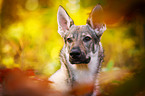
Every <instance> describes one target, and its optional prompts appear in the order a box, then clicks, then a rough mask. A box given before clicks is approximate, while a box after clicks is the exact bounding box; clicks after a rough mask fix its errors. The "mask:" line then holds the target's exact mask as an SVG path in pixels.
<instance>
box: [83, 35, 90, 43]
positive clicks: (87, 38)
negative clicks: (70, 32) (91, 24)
mask: <svg viewBox="0 0 145 96" xmlns="http://www.w3.org/2000/svg"><path fill="white" fill-rule="evenodd" d="M90 40H91V37H89V36H86V37H85V38H84V39H83V41H84V42H88V41H90Z"/></svg>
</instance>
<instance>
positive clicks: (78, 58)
mask: <svg viewBox="0 0 145 96" xmlns="http://www.w3.org/2000/svg"><path fill="white" fill-rule="evenodd" d="M90 59H91V58H90V57H88V58H86V55H85V54H84V53H83V52H81V50H80V48H78V47H77V48H72V50H71V52H70V54H69V61H70V62H71V64H88V63H89V62H90Z"/></svg>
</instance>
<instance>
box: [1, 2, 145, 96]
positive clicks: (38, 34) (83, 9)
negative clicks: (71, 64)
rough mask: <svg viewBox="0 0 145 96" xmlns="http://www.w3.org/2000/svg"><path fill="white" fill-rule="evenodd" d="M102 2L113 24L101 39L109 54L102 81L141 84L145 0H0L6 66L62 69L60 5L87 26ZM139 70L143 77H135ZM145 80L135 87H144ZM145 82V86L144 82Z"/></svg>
mask: <svg viewBox="0 0 145 96" xmlns="http://www.w3.org/2000/svg"><path fill="white" fill-rule="evenodd" d="M98 3H99V4H101V5H102V7H103V8H104V13H105V16H104V18H105V19H104V21H105V23H106V25H107V30H106V31H105V32H104V34H103V36H102V38H101V42H102V45H103V48H104V54H105V58H104V62H103V64H102V73H101V75H100V79H101V80H100V82H101V84H102V86H103V88H104V90H110V89H109V88H110V87H108V86H119V85H120V84H122V82H125V80H130V81H131V82H132V83H136V82H140V80H141V81H142V80H143V79H145V78H144V76H142V75H141V76H140V74H139V73H141V74H142V73H143V72H144V71H143V70H145V67H144V66H145V65H144V62H145V60H144V59H145V58H144V47H145V19H144V18H145V2H144V1H143V0H121V1H118V0H0V9H1V10H0V17H1V19H0V22H1V27H0V29H1V31H0V42H1V43H0V49H1V50H0V54H1V55H0V69H3V68H20V69H22V70H26V69H34V70H35V72H36V74H43V75H47V76H50V75H51V74H53V73H54V72H55V71H56V70H58V69H59V68H60V63H59V52H60V50H61V48H62V46H63V39H62V38H61V36H60V35H59V34H58V33H57V27H58V26H57V10H58V7H59V5H62V6H63V7H64V8H65V9H66V10H67V12H68V13H69V15H70V17H71V18H72V19H73V20H74V23H75V25H85V24H86V20H87V18H88V16H89V13H90V11H91V10H92V8H93V7H94V6H95V5H97V4H98ZM137 74H139V76H140V77H139V79H137V80H136V82H135V81H134V80H133V79H134V78H136V76H138V75H137ZM128 82H129V81H128ZM110 84H111V85H110ZM129 84H130V83H129ZM137 84H138V83H137ZM139 85H140V84H138V85H134V86H137V88H138V87H139V88H140V86H139ZM141 85H142V87H141V88H142V89H144V88H145V87H143V86H144V85H145V84H144V82H142V83H141ZM122 86H123V85H122ZM115 88H116V87H115ZM119 88H120V87H119ZM121 88H122V87H121ZM129 88H130V87H129ZM120 90H121V89H120ZM102 91H103V90H102ZM144 91H145V90H144ZM137 92H140V90H139V91H137ZM144 93H145V92H144ZM104 94H105V95H107V94H108V93H105V92H104ZM114 94H117V93H114ZM135 94H137V93H135ZM138 94H141V93H138ZM112 96H113V95H112ZM114 96H115V95H114ZM116 96H127V95H116ZM128 96H130V95H128ZM132 96H134V95H132ZM135 96H143V95H135Z"/></svg>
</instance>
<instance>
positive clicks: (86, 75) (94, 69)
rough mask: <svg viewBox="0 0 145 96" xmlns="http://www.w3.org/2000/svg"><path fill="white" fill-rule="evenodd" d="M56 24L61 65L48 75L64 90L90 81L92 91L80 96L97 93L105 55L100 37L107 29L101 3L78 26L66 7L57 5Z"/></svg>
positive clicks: (90, 95)
mask: <svg viewBox="0 0 145 96" xmlns="http://www.w3.org/2000/svg"><path fill="white" fill-rule="evenodd" d="M57 23H58V33H59V34H60V35H61V37H62V38H63V39H64V42H65V43H64V46H63V48H62V50H61V52H60V62H61V68H60V69H59V70H58V71H57V72H56V73H54V74H53V75H52V76H51V77H50V78H49V80H51V81H53V82H54V83H53V84H52V86H53V87H54V88H55V89H57V90H59V91H61V92H63V93H67V92H69V91H70V90H72V89H73V87H74V86H76V85H85V84H93V90H92V92H91V93H88V94H84V95H81V96H96V95H97V94H98V91H97V90H98V89H97V87H98V81H97V78H98V73H99V71H100V68H101V63H102V61H103V57H104V55H103V48H102V45H101V42H100V39H101V36H102V34H103V32H104V31H105V30H106V25H105V24H104V21H103V9H102V7H101V5H99V4H98V5H96V6H95V7H94V8H93V10H92V11H91V13H90V15H89V18H88V19H87V23H86V25H80V26H76V25H74V22H73V20H72V19H71V18H70V16H69V15H68V13H67V12H66V11H65V9H64V8H63V7H62V6H59V9H58V13H57ZM73 96H74V95H73Z"/></svg>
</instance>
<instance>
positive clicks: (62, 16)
mask: <svg viewBox="0 0 145 96" xmlns="http://www.w3.org/2000/svg"><path fill="white" fill-rule="evenodd" d="M57 23H58V33H59V34H60V35H61V36H62V37H63V36H64V34H65V32H66V31H67V30H69V28H70V27H71V26H72V25H73V24H74V22H73V20H72V19H71V18H70V17H69V15H68V14H67V12H66V11H65V9H64V8H63V7H62V6H59V9H58V12H57Z"/></svg>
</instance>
